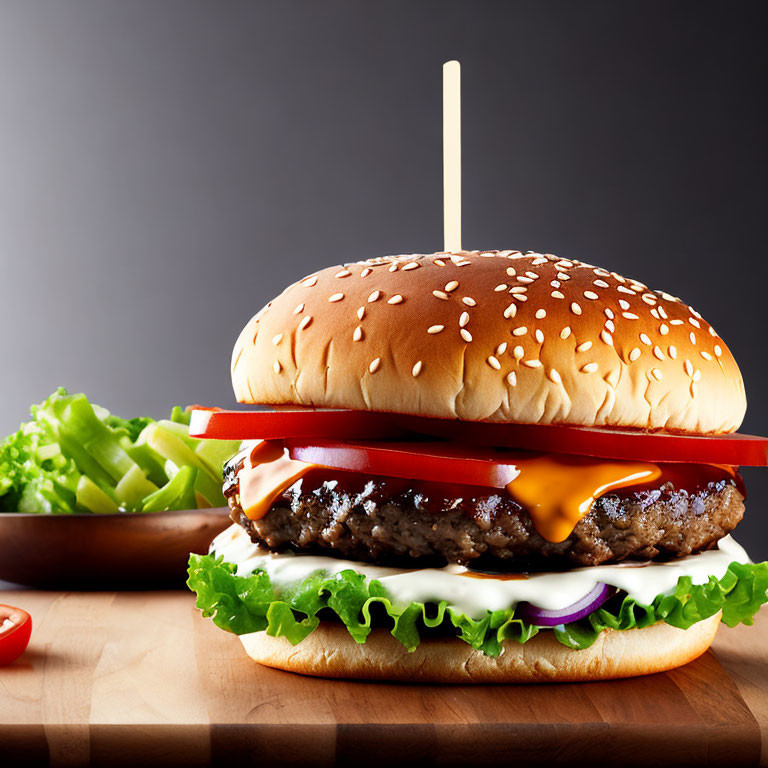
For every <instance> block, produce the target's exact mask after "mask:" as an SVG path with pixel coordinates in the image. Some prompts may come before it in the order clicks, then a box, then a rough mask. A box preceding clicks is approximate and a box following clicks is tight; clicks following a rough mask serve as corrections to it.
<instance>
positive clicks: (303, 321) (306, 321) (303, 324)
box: [299, 315, 312, 331]
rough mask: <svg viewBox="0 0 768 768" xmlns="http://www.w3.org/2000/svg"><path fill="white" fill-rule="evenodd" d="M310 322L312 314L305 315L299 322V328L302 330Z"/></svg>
mask: <svg viewBox="0 0 768 768" xmlns="http://www.w3.org/2000/svg"><path fill="white" fill-rule="evenodd" d="M311 322H312V315H307V316H306V317H305V318H304V319H303V320H302V321H301V322H300V323H299V330H300V331H303V330H304V329H305V328H306V327H307V326H308V325H309V324H310V323H311Z"/></svg>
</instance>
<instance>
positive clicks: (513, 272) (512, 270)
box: [507, 267, 517, 277]
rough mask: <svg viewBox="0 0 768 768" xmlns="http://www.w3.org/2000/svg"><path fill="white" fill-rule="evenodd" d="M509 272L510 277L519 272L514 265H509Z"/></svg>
mask: <svg viewBox="0 0 768 768" xmlns="http://www.w3.org/2000/svg"><path fill="white" fill-rule="evenodd" d="M507 274H508V275H509V276H510V277H514V276H515V275H516V274H517V272H516V271H515V268H514V267H507Z"/></svg>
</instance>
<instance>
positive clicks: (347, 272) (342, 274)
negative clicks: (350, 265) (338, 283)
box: [334, 269, 352, 277]
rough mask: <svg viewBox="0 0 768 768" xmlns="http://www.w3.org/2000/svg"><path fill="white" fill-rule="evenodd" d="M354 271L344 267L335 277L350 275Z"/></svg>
mask: <svg viewBox="0 0 768 768" xmlns="http://www.w3.org/2000/svg"><path fill="white" fill-rule="evenodd" d="M351 274H352V273H351V272H350V271H349V270H348V269H342V270H341V271H340V272H337V273H336V274H335V275H334V277H349V276H350V275H351Z"/></svg>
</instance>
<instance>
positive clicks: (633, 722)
mask: <svg viewBox="0 0 768 768" xmlns="http://www.w3.org/2000/svg"><path fill="white" fill-rule="evenodd" d="M0 602H2V603H10V604H12V605H14V604H15V605H19V606H20V607H22V608H25V609H27V610H28V611H29V612H30V613H31V614H32V617H33V622H34V630H33V635H32V642H31V644H30V647H29V649H28V650H27V652H26V653H25V654H24V656H22V658H21V659H19V660H18V661H17V662H15V663H14V664H13V665H11V666H10V667H6V668H3V669H0V766H6V765H8V766H10V765H14V764H15V763H17V762H19V761H21V760H23V764H24V765H25V766H34V765H48V764H51V765H56V766H80V765H88V764H91V765H99V766H100V765H104V766H122V765H130V766H135V765H141V766H150V765H180V766H182V765H183V766H198V765H207V764H210V763H211V762H213V763H217V764H227V765H229V766H238V765H248V764H259V765H262V766H264V765H270V764H275V763H280V764H284V765H294V764H295V765H299V764H300V765H306V766H310V765H328V766H330V765H334V764H337V765H338V764H352V763H355V764H357V765H365V766H375V765H385V764H387V765H391V764H393V763H396V764H398V763H399V764H413V763H419V764H421V765H452V764H463V765H473V766H474V765H490V764H493V765H496V766H500V765H509V764H517V765H528V764H533V765H537V764H550V765H574V764H582V763H589V764H591V765H622V766H633V765H643V766H648V765H729V766H737V765H757V764H758V763H760V764H768V664H766V661H767V660H768V612H764V613H763V614H761V615H760V616H758V619H757V621H756V625H755V627H751V628H750V627H739V628H737V629H728V628H727V627H724V626H723V627H721V629H720V631H719V633H718V637H717V640H716V642H715V646H714V650H713V651H710V652H709V653H707V654H705V656H703V657H702V658H701V659H699V660H697V661H695V662H693V663H692V664H689V665H687V666H685V667H683V668H681V669H678V670H674V671H672V672H669V673H666V674H660V675H652V676H648V677H642V678H636V679H633V680H622V681H614V682H602V683H586V684H568V685H541V686H437V685H429V686H416V685H397V684H381V683H363V682H339V681H327V680H320V679H313V678H305V677H300V676H297V675H291V674H288V673H285V672H279V671H275V670H270V669H266V668H262V667H260V666H259V665H257V664H255V663H254V662H252V661H251V660H250V659H248V657H247V656H246V655H245V653H244V651H243V649H242V646H241V645H240V643H239V642H238V640H237V638H235V637H234V636H232V635H229V634H227V633H225V632H222V631H221V630H218V629H216V628H215V627H214V626H213V624H212V623H211V622H210V621H209V620H205V619H202V618H201V617H200V616H199V615H198V613H197V611H196V610H195V608H194V598H193V596H192V595H191V594H187V593H185V592H132V593H131V592H123V593H115V592H90V593H73V592H69V593H68V592H32V591H18V592H13V591H5V592H0Z"/></svg>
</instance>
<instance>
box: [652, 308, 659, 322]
mask: <svg viewBox="0 0 768 768" xmlns="http://www.w3.org/2000/svg"><path fill="white" fill-rule="evenodd" d="M651 315H652V316H653V317H655V318H656V319H657V320H661V317H660V316H659V311H658V310H657V309H656V307H654V308H653V309H652V310H651Z"/></svg>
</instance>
